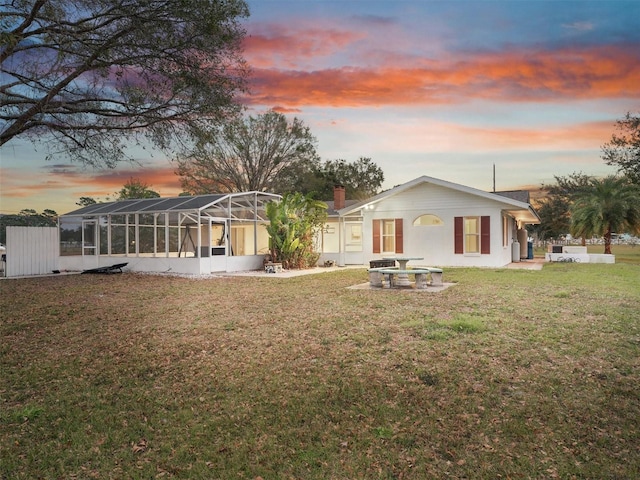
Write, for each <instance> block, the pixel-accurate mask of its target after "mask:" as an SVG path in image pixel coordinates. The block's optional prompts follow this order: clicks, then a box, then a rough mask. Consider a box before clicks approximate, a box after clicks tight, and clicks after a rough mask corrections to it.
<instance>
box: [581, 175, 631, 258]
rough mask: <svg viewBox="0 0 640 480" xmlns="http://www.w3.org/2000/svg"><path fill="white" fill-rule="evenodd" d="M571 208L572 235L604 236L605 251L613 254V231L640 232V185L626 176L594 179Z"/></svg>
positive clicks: (584, 236) (585, 236)
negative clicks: (631, 181)
mask: <svg viewBox="0 0 640 480" xmlns="http://www.w3.org/2000/svg"><path fill="white" fill-rule="evenodd" d="M590 183H591V185H590V188H587V189H585V191H583V192H581V193H580V194H579V195H578V196H577V198H576V200H575V202H574V204H573V206H572V208H571V234H572V235H574V236H577V237H583V238H587V237H592V236H594V235H602V236H603V237H604V253H609V254H610V253H611V234H612V233H614V232H629V233H638V232H640V188H639V187H638V186H637V185H633V184H631V183H630V182H629V180H628V179H627V178H625V177H615V176H609V177H606V178H603V179H602V180H598V179H595V178H594V179H592V180H591V182H590Z"/></svg>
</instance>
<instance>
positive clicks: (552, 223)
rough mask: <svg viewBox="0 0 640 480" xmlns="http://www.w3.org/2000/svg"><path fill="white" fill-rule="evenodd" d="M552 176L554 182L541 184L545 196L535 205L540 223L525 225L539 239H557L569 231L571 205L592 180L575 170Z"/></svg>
mask: <svg viewBox="0 0 640 480" xmlns="http://www.w3.org/2000/svg"><path fill="white" fill-rule="evenodd" d="M554 178H555V180H556V183H555V184H552V185H543V186H542V188H543V190H545V191H546V196H545V197H544V199H542V200H541V201H540V203H539V204H538V205H537V206H536V210H537V212H538V215H539V216H540V224H538V225H533V226H530V227H527V229H529V230H530V231H531V232H532V233H537V234H538V237H539V238H540V239H541V240H548V239H558V238H560V237H561V236H562V235H566V234H567V233H569V231H570V226H571V214H570V210H571V205H572V204H573V202H574V199H575V198H576V196H577V195H579V194H581V193H582V192H585V191H588V190H589V189H590V185H591V181H592V180H593V178H592V177H590V176H588V175H585V174H583V173H576V172H574V173H572V174H570V175H567V176H564V177H563V176H555V177H554ZM582 241H583V242H584V241H585V239H584V238H583V239H582Z"/></svg>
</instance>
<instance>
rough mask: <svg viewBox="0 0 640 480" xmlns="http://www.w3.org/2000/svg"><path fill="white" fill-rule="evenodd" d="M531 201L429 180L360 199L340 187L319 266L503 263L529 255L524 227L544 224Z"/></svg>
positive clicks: (512, 194) (325, 231)
mask: <svg viewBox="0 0 640 480" xmlns="http://www.w3.org/2000/svg"><path fill="white" fill-rule="evenodd" d="M528 200H529V199H528V192H521V191H518V192H502V193H500V192H496V193H488V192H484V191H481V190H477V189H475V188H471V187H466V186H464V185H459V184H455V183H451V182H447V181H445V180H440V179H437V178H432V177H428V176H422V177H419V178H416V179H415V180H411V181H410V182H407V183H405V184H402V185H399V186H397V187H395V188H392V189H391V190H388V191H386V192H383V193H381V194H379V195H376V196H375V197H373V198H370V199H368V200H365V201H361V202H353V201H351V202H349V201H346V200H345V198H344V189H343V188H337V189H336V190H335V192H334V201H333V202H328V204H329V207H330V209H329V218H328V220H327V223H326V225H325V226H324V229H323V231H322V233H321V235H320V238H319V240H318V242H319V245H318V246H319V250H320V251H321V252H322V256H321V258H320V261H321V262H323V261H327V260H333V261H335V262H336V263H337V264H338V265H368V263H369V262H370V261H371V260H377V259H381V258H387V257H401V256H405V257H421V258H423V260H421V261H419V262H415V263H416V264H421V265H432V266H474V267H500V266H504V265H507V264H508V263H510V262H511V261H512V260H514V259H516V258H514V257H515V256H517V257H518V258H517V260H519V259H520V256H522V257H523V258H524V257H526V230H525V225H527V224H537V223H540V218H539V217H538V215H537V213H536V212H535V211H534V209H533V208H532V207H531V205H530V204H529V203H528ZM518 239H520V242H518ZM514 242H518V244H519V243H523V247H524V253H525V254H524V255H521V253H522V252H523V248H522V247H520V246H519V245H518V244H516V247H517V248H516V250H517V251H515V252H514Z"/></svg>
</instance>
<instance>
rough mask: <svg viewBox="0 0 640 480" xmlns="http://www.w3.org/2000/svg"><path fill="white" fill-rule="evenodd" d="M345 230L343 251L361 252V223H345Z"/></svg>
mask: <svg viewBox="0 0 640 480" xmlns="http://www.w3.org/2000/svg"><path fill="white" fill-rule="evenodd" d="M345 229H346V232H347V235H346V241H345V251H347V252H361V251H362V224H361V223H347V224H345Z"/></svg>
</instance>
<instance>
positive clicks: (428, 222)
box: [413, 213, 444, 227]
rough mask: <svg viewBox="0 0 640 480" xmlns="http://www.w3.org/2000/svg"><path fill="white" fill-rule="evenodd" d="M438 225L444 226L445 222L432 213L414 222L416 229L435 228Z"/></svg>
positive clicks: (421, 216)
mask: <svg viewBox="0 0 640 480" xmlns="http://www.w3.org/2000/svg"><path fill="white" fill-rule="evenodd" d="M437 225H444V222H443V221H442V219H441V218H440V217H438V216H437V215H433V214H431V213H427V214H425V215H420V216H419V217H418V218H416V219H415V220H414V221H413V226H414V227H433V226H437Z"/></svg>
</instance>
